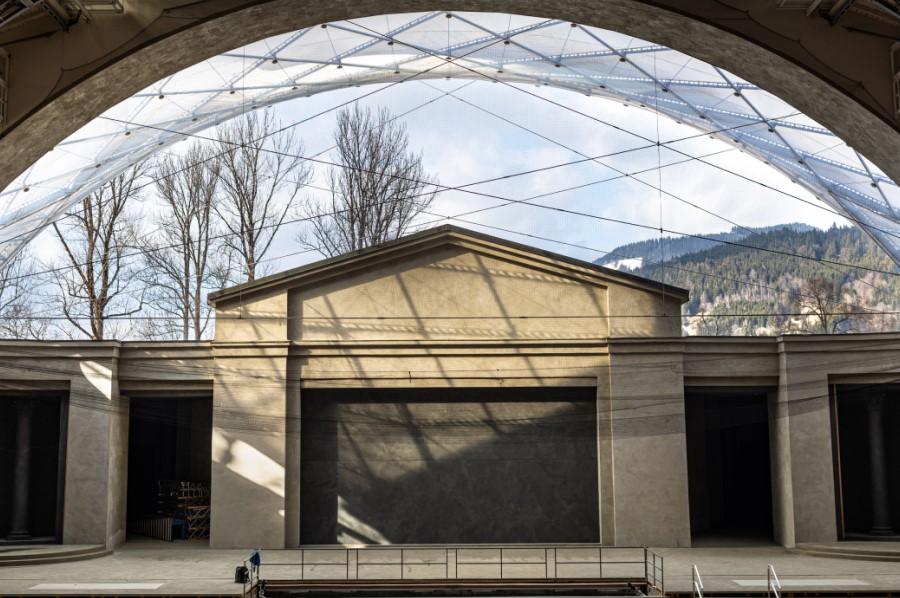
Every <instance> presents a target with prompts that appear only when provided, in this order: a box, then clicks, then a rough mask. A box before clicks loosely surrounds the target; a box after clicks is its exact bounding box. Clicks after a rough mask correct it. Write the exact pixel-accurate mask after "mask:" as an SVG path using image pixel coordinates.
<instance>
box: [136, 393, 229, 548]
mask: <svg viewBox="0 0 900 598" xmlns="http://www.w3.org/2000/svg"><path fill="white" fill-rule="evenodd" d="M211 445H212V398H211V397H208V396H204V397H179V398H172V397H164V398H157V397H139V398H136V397H131V407H130V421H129V427H128V507H127V508H128V511H127V517H128V521H129V529H130V530H134V529H135V525H134V524H135V522H146V521H150V520H153V519H154V518H157V519H158V516H159V515H168V516H170V517H174V513H170V511H172V512H173V511H174V510H175V509H177V508H178V506H179V505H168V504H166V501H167V500H168V498H167V497H166V496H161V493H166V494H170V493H171V489H172V484H171V482H179V483H180V482H185V483H188V482H190V483H194V484H195V485H197V486H199V487H203V485H204V484H205V485H206V487H208V484H209V481H210V469H211V463H212V446H211ZM160 482H163V488H162V489H161V484H160ZM179 486H180V484H179ZM186 487H187V486H186ZM195 493H196V492H195ZM199 502H205V503H206V505H207V506H208V504H209V501H208V499H207V500H205V501H202V500H201V501H199ZM138 529H140V530H141V532H143V531H146V530H150V532H148V533H151V532H152V533H151V535H153V536H154V537H162V536H161V535H157V534H156V532H158V531H159V530H156V529H155V528H154V527H153V526H147V525H144V526H138ZM181 532H182V533H180V534H178V535H176V537H181V536H186V534H185V533H184V530H181ZM139 533H140V532H139ZM166 539H168V538H166Z"/></svg>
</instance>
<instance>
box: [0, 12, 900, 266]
mask: <svg viewBox="0 0 900 598" xmlns="http://www.w3.org/2000/svg"><path fill="white" fill-rule="evenodd" d="M411 78H414V79H428V78H468V79H479V80H500V81H503V82H508V83H511V84H516V85H518V84H529V85H549V86H553V87H557V88H562V89H567V90H571V91H573V92H577V93H581V94H586V95H593V96H599V97H604V98H610V99H615V100H617V101H623V102H627V103H630V104H634V105H637V106H642V107H645V108H647V109H648V110H656V111H658V112H659V113H661V114H663V115H666V116H668V117H670V118H672V119H674V120H676V121H678V122H681V123H684V124H688V125H692V126H694V127H696V128H697V129H699V130H702V131H705V132H709V133H711V134H713V135H715V136H717V137H719V138H721V139H724V140H725V141H727V142H729V143H731V144H736V145H738V146H739V147H740V148H741V149H743V150H744V151H746V152H748V153H750V154H752V155H755V156H756V157H758V158H759V159H761V160H764V161H765V162H767V163H768V164H770V165H771V166H772V167H774V168H776V169H778V170H780V171H781V172H783V173H784V174H786V175H787V176H788V177H790V178H791V179H792V180H795V181H796V182H798V183H800V184H801V185H803V186H805V187H806V188H807V189H808V190H809V191H811V192H812V193H813V194H814V195H815V196H816V197H818V198H819V199H821V200H822V201H823V202H824V203H826V204H828V205H829V206H831V207H832V208H833V209H835V210H837V211H838V212H840V213H841V214H843V215H845V216H846V217H848V218H849V219H851V220H853V221H855V222H857V223H859V224H860V225H861V226H862V227H863V228H864V229H865V230H866V231H867V232H868V233H869V234H871V235H872V236H873V237H874V238H875V239H876V241H877V242H878V243H879V244H880V245H881V246H882V247H883V248H884V249H885V250H886V251H887V252H888V253H889V254H890V255H891V256H892V257H893V258H894V260H895V261H897V262H898V263H900V189H898V186H897V185H896V184H895V183H894V182H893V181H891V180H890V179H889V178H888V177H887V176H886V175H885V174H884V173H883V172H882V171H880V170H879V169H878V168H877V167H876V166H875V165H873V164H872V163H871V162H869V161H868V160H866V159H865V158H864V157H863V156H861V155H860V154H859V153H858V152H856V151H855V150H854V149H852V148H851V147H849V146H848V145H847V144H845V143H844V142H842V141H841V140H840V139H838V138H837V137H836V136H835V135H834V134H833V133H832V132H831V131H829V130H827V129H826V128H824V127H822V126H821V125H820V124H818V123H816V122H815V121H813V120H812V119H810V118H809V117H807V116H805V115H803V114H801V113H799V112H797V110H795V109H794V108H792V107H791V106H790V105H789V104H787V103H785V102H784V101H782V100H781V99H779V98H777V97H775V96H773V95H772V94H770V93H768V92H766V91H764V90H762V89H760V88H758V87H756V86H755V85H753V84H752V83H749V82H747V81H744V80H743V79H740V78H739V77H736V76H735V75H732V74H730V73H728V72H726V71H724V70H722V69H719V68H717V67H715V66H712V65H710V64H708V63H705V62H702V61H699V60H696V59H694V58H691V57H690V56H687V55H685V54H682V53H681V52H677V51H675V50H672V49H670V48H667V47H664V46H659V45H656V44H653V43H650V42H647V41H644V40H641V39H637V38H633V37H629V36H627V35H623V34H620V33H616V32H613V31H606V30H602V29H597V28H593V27H586V26H583V25H580V24H575V23H570V22H568V21H559V20H546V19H537V18H533V17H522V16H514V15H505V14H484V13H464V12H453V13H446V12H431V13H419V14H402V15H389V16H381V17H370V18H364V19H357V20H353V21H340V22H335V23H329V24H327V25H321V26H316V27H311V28H308V29H302V30H299V31H295V32H292V33H288V34H284V35H277V36H274V37H270V38H268V39H264V40H261V41H258V42H255V43H252V44H249V45H247V46H245V47H243V48H239V49H236V50H234V51H232V52H227V53H225V54H222V55H219V56H216V57H214V58H211V59H209V60H206V61H204V62H201V63H199V64H196V65H194V66H192V67H190V68H188V69H185V70H183V71H181V72H179V73H177V74H175V75H172V76H170V77H166V78H164V79H162V80H160V81H158V82H157V83H155V84H153V85H151V86H150V87H148V88H146V89H144V90H143V91H141V92H140V93H137V94H135V95H134V96H132V97H131V98H129V99H127V100H125V101H124V102H121V103H120V104H118V105H116V106H114V107H112V108H110V109H109V110H107V111H106V112H105V113H104V114H103V115H102V116H101V117H98V118H97V119H95V120H93V121H92V122H90V123H89V124H87V125H85V126H84V127H82V128H81V129H80V130H79V131H77V132H76V133H75V134H73V135H71V136H70V137H69V138H67V139H65V140H64V141H62V142H61V143H59V144H58V145H57V146H56V147H55V148H54V150H53V151H51V152H49V153H48V154H47V155H45V156H44V157H43V158H41V159H40V160H38V161H37V162H36V163H35V164H33V165H32V166H31V167H30V168H29V169H28V170H26V171H25V172H24V173H23V174H21V175H20V176H19V177H18V178H17V179H16V180H15V181H14V182H13V183H12V184H11V185H10V186H9V187H7V188H6V189H5V190H3V192H2V193H0V263H2V261H4V260H5V259H8V257H9V256H10V255H12V254H13V253H14V252H15V251H16V249H17V248H18V247H20V246H21V245H22V244H23V243H25V242H27V241H28V240H30V239H31V238H33V237H34V236H35V235H36V234H37V233H38V232H40V230H42V229H43V228H44V227H45V226H47V225H48V224H50V223H51V222H53V221H54V220H55V219H57V218H58V217H60V216H61V215H62V214H63V213H64V212H65V211H66V210H67V209H69V208H70V207H71V206H72V204H73V203H74V202H75V201H77V200H78V199H79V198H81V197H84V196H85V195H86V194H89V193H90V192H92V191H93V190H94V189H96V188H97V187H98V186H100V185H102V184H103V183H104V182H105V181H107V180H109V179H111V178H112V177H114V176H115V175H117V174H118V173H119V172H121V171H123V170H125V169H126V168H127V167H128V166H129V165H131V164H133V163H135V162H138V161H140V160H142V159H144V158H146V157H148V156H150V155H152V154H153V153H155V152H157V151H160V150H161V149H163V148H165V147H166V146H168V145H170V144H173V143H175V142H177V141H179V140H181V139H183V138H184V135H185V134H193V133H198V132H200V131H202V130H204V129H207V128H209V127H210V126H213V125H215V124H217V123H220V122H222V121H225V120H228V119H230V118H233V117H235V116H238V115H240V114H241V113H243V112H247V111H249V110H252V109H254V108H257V107H260V106H268V105H271V104H274V103H276V102H283V101H286V100H291V99H294V98H299V97H304V96H309V95H312V94H317V93H322V92H327V91H330V90H335V89H339V88H344V87H348V86H359V85H365V84H372V83H382V84H384V83H392V82H401V81H406V80H410V79H411Z"/></svg>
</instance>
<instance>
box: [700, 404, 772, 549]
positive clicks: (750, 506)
mask: <svg viewBox="0 0 900 598" xmlns="http://www.w3.org/2000/svg"><path fill="white" fill-rule="evenodd" d="M685 419H686V427H687V453H688V483H689V492H690V513H691V536H692V542H693V543H695V544H697V545H703V543H704V542H709V543H716V542H720V541H725V542H728V541H731V542H739V543H740V542H746V541H764V542H771V541H772V539H773V526H772V479H771V469H770V462H769V410H768V400H767V391H765V390H759V391H752V390H751V391H748V390H745V389H735V388H710V389H705V388H701V389H693V390H686V391H685Z"/></svg>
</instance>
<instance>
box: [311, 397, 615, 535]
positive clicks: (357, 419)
mask: <svg viewBox="0 0 900 598" xmlns="http://www.w3.org/2000/svg"><path fill="white" fill-rule="evenodd" d="M595 393H596V390H595V389H594V388H593V387H591V388H454V389H377V390H376V389H368V390H362V389H357V390H307V391H305V392H304V394H303V400H302V418H301V422H302V424H301V425H302V431H301V439H302V440H301V443H302V446H301V455H302V465H301V507H300V513H301V523H300V535H301V538H300V539H301V542H302V543H303V544H359V543H363V544H392V543H491V542H496V543H500V542H543V543H553V542H597V541H598V540H599V514H598V513H599V509H598V504H599V503H598V488H597V436H596V430H597V423H596V397H595Z"/></svg>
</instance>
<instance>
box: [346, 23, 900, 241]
mask: <svg viewBox="0 0 900 598" xmlns="http://www.w3.org/2000/svg"><path fill="white" fill-rule="evenodd" d="M346 22H347V23H350V24H351V25H355V26H356V27H359V28H360V29H362V30H365V31H368V32H369V33H371V34H372V35H373V36H376V37H379V38H381V39H390V40H391V41H395V40H394V38H389V37H387V36H386V35H385V34H383V33H380V32H378V31H376V30H374V29H372V28H370V27H366V26H364V25H361V24H359V23H357V22H354V21H351V20H347V21H346ZM491 34H492V35H495V36H496V35H497V34H496V33H493V32H491ZM399 43H401V44H403V45H406V46H407V47H408V48H411V49H413V50H416V51H419V52H424V53H426V54H429V55H431V56H432V57H434V58H440V57H441V56H440V55H439V54H436V53H435V52H434V51H431V50H428V49H426V48H422V47H419V46H415V45H412V44H409V43H404V42H402V41H401V42H399ZM486 47H489V46H486ZM473 52H474V51H473ZM454 62H455V63H456V61H454ZM457 66H459V67H460V68H462V69H464V70H467V71H469V72H470V73H472V74H474V75H477V76H480V77H482V78H484V79H487V80H489V81H492V82H494V83H502V84H503V85H505V86H507V87H511V88H513V89H516V90H518V91H521V92H522V93H526V94H528V95H531V96H533V97H535V98H538V99H541V100H544V101H547V102H550V103H552V104H554V105H555V106H557V107H560V108H563V109H565V110H568V111H570V112H573V113H575V114H578V115H580V116H583V117H585V118H588V119H590V120H593V121H595V122H598V123H600V124H603V125H606V126H608V127H611V128H613V129H615V130H618V131H622V132H624V133H627V134H629V135H632V136H635V137H637V138H639V139H642V140H643V141H646V142H648V143H650V145H649V146H648V147H652V145H653V144H652V140H651V139H649V138H647V137H644V136H642V135H639V134H637V133H636V132H634V131H630V130H628V129H625V128H623V127H620V126H618V125H615V124H613V123H610V122H608V121H604V120H602V119H600V118H598V117H595V116H592V115H589V114H586V113H584V112H581V111H579V110H576V109H574V108H572V107H571V106H566V105H564V104H561V103H559V102H555V101H553V100H550V99H549V98H544V97H542V96H540V95H539V94H535V93H533V92H529V91H526V90H525V89H523V88H521V87H518V86H516V85H514V84H512V83H509V82H507V81H503V80H501V79H498V78H496V77H491V76H489V75H488V74H487V73H481V72H479V71H475V70H474V69H472V68H471V67H468V66H466V65H464V64H458V63H457ZM565 66H566V68H567V69H569V70H571V71H573V72H574V73H576V74H578V75H579V76H584V75H583V74H582V73H580V72H579V71H578V70H577V69H575V68H574V67H572V66H570V65H565ZM545 84H546V83H545ZM795 114H799V113H795ZM776 118H778V117H776ZM776 118H769V119H764V120H760V121H759V122H754V123H752V124H754V125H755V124H766V123H767V122H768V121H772V120H775V119H776ZM735 128H742V127H735ZM713 133H714V131H711V132H709V133H704V134H713ZM670 149H672V148H670ZM672 151H675V152H677V153H682V154H683V155H685V156H689V154H684V153H683V152H680V151H679V150H675V149H673V150H672ZM704 163H705V164H707V165H708V166H711V167H713V168H716V169H718V170H721V171H723V172H726V173H728V174H731V175H733V176H736V177H738V178H742V179H744V180H747V181H749V182H752V183H753V184H755V185H759V186H762V187H764V188H767V189H770V190H772V191H775V192H777V193H781V194H783V195H786V196H787V197H792V198H795V199H801V198H799V197H797V196H795V195H793V194H791V193H788V192H786V191H782V190H780V189H776V188H774V187H771V186H769V185H766V184H765V183H763V182H761V181H757V180H754V179H752V178H750V177H747V176H746V175H742V174H740V173H737V172H734V171H731V170H729V169H727V168H724V167H722V166H719V165H717V164H714V163H711V162H704ZM845 199H847V201H848V202H849V203H852V204H853V205H855V206H857V207H859V208H861V209H863V210H866V211H869V212H872V213H875V214H876V215H877V213H876V212H874V211H873V210H871V208H869V207H867V206H864V205H862V204H858V203H856V202H854V201H852V200H850V199H849V198H845ZM838 214H839V215H841V216H842V217H845V218H846V217H847V216H845V215H844V214H840V213H838ZM853 220H854V221H855V222H857V224H859V225H860V226H868V225H867V224H865V225H864V223H861V222H859V221H858V220H856V219H853ZM874 230H880V229H874ZM881 232H885V231H881ZM891 236H894V237H897V238H900V235H898V234H897V233H892V234H891Z"/></svg>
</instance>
